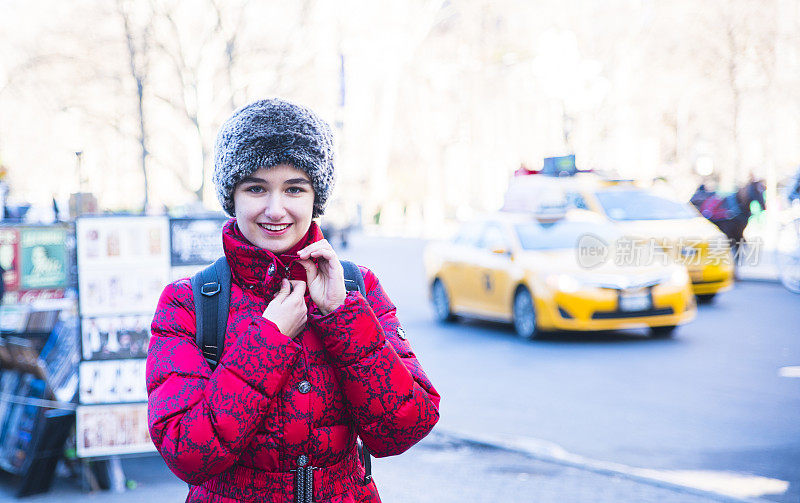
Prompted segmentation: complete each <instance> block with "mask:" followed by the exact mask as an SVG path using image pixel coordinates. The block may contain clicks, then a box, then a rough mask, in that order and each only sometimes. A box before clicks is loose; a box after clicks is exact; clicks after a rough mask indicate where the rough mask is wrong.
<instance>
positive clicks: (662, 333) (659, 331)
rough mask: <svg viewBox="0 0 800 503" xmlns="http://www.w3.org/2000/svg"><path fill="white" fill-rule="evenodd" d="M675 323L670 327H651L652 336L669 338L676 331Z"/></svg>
mask: <svg viewBox="0 0 800 503" xmlns="http://www.w3.org/2000/svg"><path fill="white" fill-rule="evenodd" d="M676 328H678V327H676V326H675V325H670V326H668V327H650V337H652V338H654V339H668V338H670V337H672V335H673V334H674V333H675V329H676Z"/></svg>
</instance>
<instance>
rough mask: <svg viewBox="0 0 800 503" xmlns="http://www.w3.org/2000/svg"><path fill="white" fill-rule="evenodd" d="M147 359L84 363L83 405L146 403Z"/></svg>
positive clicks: (82, 371) (80, 377)
mask: <svg viewBox="0 0 800 503" xmlns="http://www.w3.org/2000/svg"><path fill="white" fill-rule="evenodd" d="M145 369H146V360H143V359H134V360H107V361H88V362H87V361H85V362H81V364H80V370H79V380H80V388H79V399H80V402H81V403H82V404H96V403H119V402H141V401H146V400H147V388H146V387H145Z"/></svg>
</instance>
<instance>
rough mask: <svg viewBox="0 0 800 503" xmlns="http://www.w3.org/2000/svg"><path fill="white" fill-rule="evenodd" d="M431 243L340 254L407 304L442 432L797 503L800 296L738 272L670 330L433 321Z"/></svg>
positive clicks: (370, 245)
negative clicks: (739, 279)
mask: <svg viewBox="0 0 800 503" xmlns="http://www.w3.org/2000/svg"><path fill="white" fill-rule="evenodd" d="M423 245H424V243H423V242H422V241H417V240H392V239H388V238H380V239H374V238H373V239H358V240H355V241H354V243H353V246H351V247H350V250H344V251H342V255H343V256H345V257H349V258H351V259H353V260H355V261H357V262H359V263H362V264H364V265H367V266H369V267H371V268H373V269H374V270H375V271H376V272H377V273H378V275H379V277H380V278H381V281H382V283H383V285H384V287H385V289H386V290H387V292H388V293H389V295H390V297H392V298H393V300H394V301H395V304H397V305H398V306H399V309H398V314H399V316H400V319H401V321H402V322H403V325H404V327H405V329H406V333H407V334H408V336H409V339H410V341H411V342H412V345H413V346H414V348H415V350H416V352H417V354H418V355H419V357H420V359H421V361H422V364H423V365H424V367H425V368H426V370H427V372H428V374H429V375H430V377H431V379H432V380H433V382H434V384H435V385H436V386H437V388H438V390H439V391H440V393H441V395H442V397H443V399H442V407H441V411H442V420H441V423H440V425H441V426H442V428H443V429H445V430H450V431H459V432H464V433H468V434H473V435H475V436H479V437H482V438H486V437H487V436H488V437H497V438H499V439H505V440H508V441H509V442H510V443H512V444H516V445H528V446H534V447H535V449H536V450H539V451H541V450H549V451H550V452H555V453H559V452H561V453H562V454H563V452H562V451H561V449H563V450H564V451H566V454H567V455H579V456H583V457H585V458H588V459H589V460H591V461H600V462H614V463H620V464H622V465H625V466H626V467H635V468H648V469H656V470H662V471H668V472H669V473H672V474H673V475H674V474H676V473H678V474H679V475H680V476H681V477H682V480H689V481H691V483H692V484H695V485H697V486H702V487H718V486H720V485H721V486H722V487H729V488H731V487H732V486H737V487H739V486H741V487H739V493H737V494H740V495H741V496H750V497H763V498H766V499H771V500H774V501H782V502H784V501H785V502H789V501H792V502H796V501H800V379H798V378H791V377H783V376H781V375H780V369H781V368H783V367H787V366H797V365H800V329H798V327H800V296H797V295H794V294H791V293H789V292H787V291H785V290H784V289H782V288H781V287H780V286H779V285H776V284H769V283H740V284H738V285H736V287H735V288H734V289H733V290H732V291H729V292H725V293H722V294H720V295H719V296H718V297H717V299H715V302H714V303H712V304H709V305H704V306H701V307H700V311H699V313H698V316H697V319H696V320H695V321H693V322H692V323H690V324H688V325H686V326H683V327H681V328H680V329H679V330H678V332H677V334H676V335H675V337H674V338H673V339H671V340H653V339H650V338H648V337H647V336H646V332H644V331H642V332H637V331H632V332H616V333H603V334H595V335H588V336H587V335H565V334H560V335H556V336H553V337H551V338H549V339H548V340H545V341H527V340H521V339H519V338H517V337H516V336H515V334H514V332H513V331H512V330H511V329H510V328H509V327H507V326H504V325H500V324H494V323H486V322H476V321H461V322H458V323H454V324H448V325H439V324H437V323H436V322H434V321H433V319H432V311H431V310H430V307H429V306H428V300H427V296H426V292H425V284H424V276H423V269H422V263H421V253H422V248H423ZM757 477H763V478H757ZM786 482H788V483H789V484H788V488H786V486H787V484H786ZM782 488H783V489H785V491H782ZM731 491H733V492H734V493H736V488H735V487H734V488H732V489H731Z"/></svg>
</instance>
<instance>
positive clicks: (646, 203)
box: [570, 183, 734, 301]
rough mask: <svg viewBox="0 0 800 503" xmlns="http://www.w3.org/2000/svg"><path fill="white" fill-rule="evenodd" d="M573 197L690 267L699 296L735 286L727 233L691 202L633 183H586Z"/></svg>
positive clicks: (708, 297)
mask: <svg viewBox="0 0 800 503" xmlns="http://www.w3.org/2000/svg"><path fill="white" fill-rule="evenodd" d="M570 199H571V200H572V201H573V204H574V205H575V206H576V207H583V208H586V209H589V210H591V211H595V212H597V213H600V214H602V215H605V216H606V217H608V218H609V219H610V220H611V221H612V222H614V223H615V224H616V226H617V228H618V229H619V230H620V231H621V232H622V233H623V234H624V235H626V236H629V237H631V238H634V239H639V240H644V241H652V242H654V243H656V244H657V245H658V246H659V247H660V248H661V249H662V250H663V251H664V252H666V253H667V254H669V255H670V256H671V257H672V258H673V260H675V261H676V262H678V263H682V264H684V265H685V266H686V268H687V269H688V271H689V277H690V278H691V280H692V290H693V291H694V293H695V295H697V297H698V299H699V300H701V301H709V300H711V299H712V298H713V297H714V296H715V295H716V294H717V293H719V292H722V291H725V290H729V289H730V288H731V287H732V286H733V275H734V262H733V256H732V254H731V249H730V245H729V242H728V238H727V237H726V236H725V235H724V234H723V233H722V232H721V231H720V230H719V228H717V226H715V225H714V224H712V223H711V222H709V221H708V220H706V219H705V218H704V217H703V216H702V215H700V213H699V212H698V211H697V210H696V209H695V208H694V207H693V206H692V205H691V204H689V203H688V202H684V201H678V200H675V199H673V198H670V197H667V196H665V195H662V194H658V193H656V192H655V191H653V190H652V189H648V188H642V187H637V186H635V185H633V184H629V183H605V184H599V185H598V186H596V187H594V188H591V189H589V188H586V187H584V188H583V190H581V191H580V192H578V193H573V194H571V197H570Z"/></svg>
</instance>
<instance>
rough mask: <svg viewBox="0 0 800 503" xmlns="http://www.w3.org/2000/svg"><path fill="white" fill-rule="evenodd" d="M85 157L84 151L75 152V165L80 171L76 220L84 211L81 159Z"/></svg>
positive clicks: (76, 200)
mask: <svg viewBox="0 0 800 503" xmlns="http://www.w3.org/2000/svg"><path fill="white" fill-rule="evenodd" d="M82 156H83V151H82V150H78V151H76V152H75V161H76V162H75V165H76V167H77V171H78V196H77V197H76V198H75V215H74V216H75V218H77V217H78V215H80V214H81V210H83V173H82V172H81V157H82Z"/></svg>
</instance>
